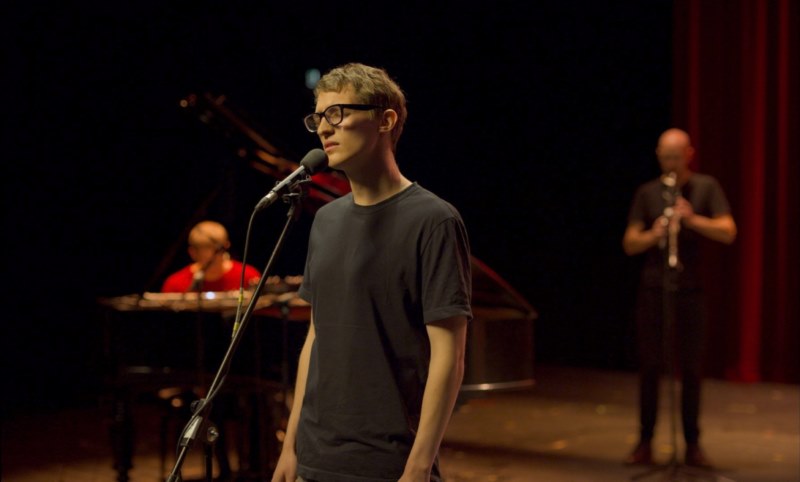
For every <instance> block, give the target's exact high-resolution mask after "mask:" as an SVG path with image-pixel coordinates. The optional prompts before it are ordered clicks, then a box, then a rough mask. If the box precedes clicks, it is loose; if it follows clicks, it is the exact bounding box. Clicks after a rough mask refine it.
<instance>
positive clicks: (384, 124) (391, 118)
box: [378, 109, 397, 132]
mask: <svg viewBox="0 0 800 482" xmlns="http://www.w3.org/2000/svg"><path fill="white" fill-rule="evenodd" d="M396 125H397V112H396V111H395V110H394V109H386V110H384V111H383V114H382V115H381V125H380V127H379V128H378V131H379V132H391V130H392V129H394V126H396Z"/></svg>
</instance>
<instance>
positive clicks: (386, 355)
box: [296, 184, 472, 482]
mask: <svg viewBox="0 0 800 482" xmlns="http://www.w3.org/2000/svg"><path fill="white" fill-rule="evenodd" d="M299 295H300V297H301V298H303V299H305V300H306V301H308V302H309V303H311V307H312V310H313V313H314V328H315V330H316V338H315V341H314V344H313V346H312V351H311V362H310V367H309V374H308V380H307V386H306V392H305V398H304V401H303V408H302V412H301V417H300V425H299V428H298V434H297V447H296V448H297V455H298V473H299V475H300V476H302V477H303V478H307V479H312V480H318V481H320V482H329V481H331V482H351V481H371V482H375V481H384V480H386V481H389V480H392V481H395V480H397V479H398V478H399V477H400V475H402V472H403V469H404V466H405V462H406V459H407V458H408V453H409V451H410V448H411V445H412V443H413V441H414V433H415V431H416V428H417V426H418V423H419V414H420V409H421V405H422V394H423V391H424V389H425V382H426V379H427V374H428V363H429V360H430V345H429V341H428V337H427V332H426V329H425V324H426V323H430V322H433V321H436V320H440V319H443V318H447V317H451V316H456V315H465V316H467V317H468V318H471V316H472V314H471V309H470V295H471V275H470V262H469V243H468V238H467V233H466V229H465V227H464V224H463V221H462V220H461V217H460V215H459V213H458V212H457V211H456V209H455V208H454V207H453V206H451V205H450V204H449V203H447V202H445V201H443V200H442V199H440V198H439V197H437V196H436V195H434V194H433V193H431V192H429V191H427V190H425V189H424V188H422V187H420V186H419V185H417V184H413V185H412V186H410V187H409V188H407V189H405V190H404V191H402V192H401V193H399V194H397V195H395V196H393V197H392V198H390V199H387V200H386V201H384V202H381V203H380V204H377V205H374V206H358V205H356V204H355V203H354V202H353V197H352V194H348V195H347V196H344V197H342V198H339V199H337V200H335V201H333V202H331V203H329V204H327V205H326V206H324V207H322V208H321V209H320V210H319V211H318V212H317V215H316V218H315V220H314V223H313V226H312V228H311V235H310V240H309V249H308V258H307V260H306V268H305V274H304V279H303V284H302V286H301V287H300V290H299ZM435 475H436V477H435V478H434V480H438V469H435Z"/></svg>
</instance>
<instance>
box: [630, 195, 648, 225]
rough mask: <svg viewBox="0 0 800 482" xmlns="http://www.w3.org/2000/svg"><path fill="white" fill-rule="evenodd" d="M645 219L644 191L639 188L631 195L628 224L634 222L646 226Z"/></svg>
mask: <svg viewBox="0 0 800 482" xmlns="http://www.w3.org/2000/svg"><path fill="white" fill-rule="evenodd" d="M645 217H646V214H645V202H644V191H643V190H642V188H641V187H639V189H637V190H636V193H635V194H634V195H633V202H632V203H631V208H630V211H628V224H632V223H635V222H640V223H645V224H646V221H645Z"/></svg>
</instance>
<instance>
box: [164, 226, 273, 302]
mask: <svg viewBox="0 0 800 482" xmlns="http://www.w3.org/2000/svg"><path fill="white" fill-rule="evenodd" d="M230 246H231V242H230V240H229V239H228V231H227V230H226V229H225V227H224V226H223V225H222V224H220V223H218V222H216V221H201V222H199V223H197V224H196V225H195V226H194V227H193V228H192V230H191V231H190V232H189V247H188V252H189V257H190V258H191V259H192V263H191V264H189V265H187V266H184V267H183V268H181V269H180V270H178V271H176V272H174V273H172V274H171V275H169V276H168V277H167V279H166V280H165V281H164V284H163V285H162V287H161V291H162V292H165V293H186V292H189V291H232V290H238V289H239V285H240V284H241V280H242V269H243V268H244V288H245V289H249V288H253V287H255V285H256V284H258V280H259V278H260V277H261V273H260V272H259V271H258V270H257V269H256V268H254V267H253V266H250V265H243V264H242V263H241V262H239V261H236V260H234V259H231V256H230V254H229V253H228V249H230Z"/></svg>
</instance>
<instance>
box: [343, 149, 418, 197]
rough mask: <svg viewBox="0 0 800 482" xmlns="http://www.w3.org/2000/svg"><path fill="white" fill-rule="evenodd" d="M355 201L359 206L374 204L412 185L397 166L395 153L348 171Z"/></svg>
mask: <svg viewBox="0 0 800 482" xmlns="http://www.w3.org/2000/svg"><path fill="white" fill-rule="evenodd" d="M347 178H348V180H349V181H350V190H351V191H352V192H353V201H354V202H355V203H356V204H358V205H359V206H372V205H375V204H378V203H380V202H382V201H385V200H387V199H389V198H390V197H392V196H394V195H395V194H397V193H399V192H401V191H403V190H404V189H406V188H407V187H408V186H410V185H411V181H409V180H408V179H406V178H405V176H403V174H402V173H401V172H400V169H399V168H398V167H397V162H396V161H395V158H394V155H393V154H391V153H390V154H388V155H386V156H383V157H382V158H380V160H376V161H375V162H371V163H369V164H368V165H365V166H363V167H362V168H361V169H359V170H358V171H357V172H348V173H347Z"/></svg>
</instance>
